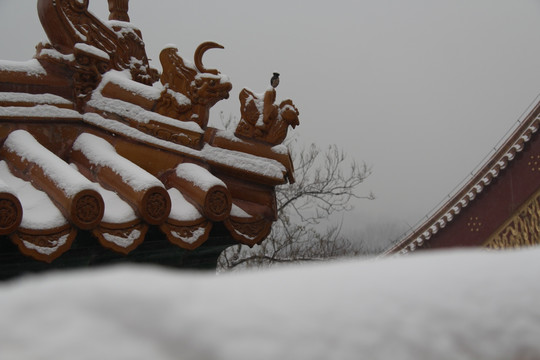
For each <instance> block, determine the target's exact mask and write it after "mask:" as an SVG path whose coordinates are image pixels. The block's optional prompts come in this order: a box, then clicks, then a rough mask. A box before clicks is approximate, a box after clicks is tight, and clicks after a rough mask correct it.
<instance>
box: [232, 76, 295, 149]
mask: <svg viewBox="0 0 540 360" xmlns="http://www.w3.org/2000/svg"><path fill="white" fill-rule="evenodd" d="M270 85H271V86H272V87H271V88H269V89H268V90H266V92H265V93H264V94H263V95H258V94H255V93H254V92H253V91H251V90H249V89H243V90H242V91H241V92H240V112H241V114H242V117H241V119H240V122H239V123H238V126H237V128H236V132H235V135H236V136H239V137H242V138H247V139H254V140H258V141H262V142H265V143H268V144H271V145H277V144H281V143H282V142H283V140H285V138H286V137H287V132H288V129H289V126H291V127H292V128H293V129H294V128H295V127H296V126H298V125H299V120H298V115H300V112H299V111H298V109H297V108H296V106H294V104H293V102H292V100H284V101H282V102H281V103H280V104H279V105H278V104H276V87H277V86H278V85H279V73H276V72H275V73H274V75H273V76H272V78H271V79H270Z"/></svg>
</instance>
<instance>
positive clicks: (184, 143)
mask: <svg viewBox="0 0 540 360" xmlns="http://www.w3.org/2000/svg"><path fill="white" fill-rule="evenodd" d="M88 3H89V0H38V15H39V18H40V21H41V23H42V26H43V28H44V30H45V32H46V34H47V37H48V39H49V41H48V42H46V43H41V44H38V46H36V55H35V58H34V59H32V60H30V61H25V62H12V61H3V60H0V235H4V236H7V237H9V238H10V239H11V240H12V242H13V243H15V244H16V245H17V247H18V249H19V250H20V252H21V253H22V254H25V255H27V256H30V257H32V258H34V259H37V260H40V261H45V262H53V261H55V259H57V258H59V257H61V256H62V254H64V253H66V252H67V251H68V250H70V249H72V244H73V243H74V242H76V241H77V240H78V239H79V235H78V234H80V231H84V233H86V234H92V235H93V236H94V237H95V238H96V239H97V240H98V241H99V243H100V244H101V246H103V247H105V248H107V249H111V250H113V251H114V252H117V253H120V254H128V253H131V252H132V251H136V250H137V249H138V247H139V245H141V244H142V243H143V242H144V241H153V239H154V238H156V236H155V235H153V236H152V239H151V240H149V239H146V234H147V233H148V232H151V231H154V234H155V231H158V232H159V231H161V233H162V234H163V238H164V242H166V243H167V244H169V243H171V244H174V245H175V246H179V247H181V248H183V249H188V250H193V249H196V248H198V247H199V246H203V245H204V243H205V242H206V241H207V240H208V239H209V238H212V237H213V236H215V237H216V238H220V239H224V238H226V237H223V235H224V234H223V232H228V235H229V238H230V239H234V240H235V241H237V242H240V243H243V244H247V245H250V246H253V245H255V244H258V243H260V242H261V241H263V240H264V239H265V238H266V236H267V235H268V234H269V233H270V230H271V226H272V223H273V222H274V221H275V220H276V218H277V202H276V198H275V186H277V185H282V184H285V183H286V182H291V183H292V182H294V168H293V164H292V161H291V158H290V156H289V153H288V150H287V147H286V146H284V145H282V144H281V143H282V141H283V140H284V139H285V137H286V135H287V131H288V127H289V126H292V127H293V128H294V127H295V126H297V125H298V110H297V109H296V107H295V106H294V104H293V103H292V101H291V100H285V101H282V102H281V103H279V104H277V103H276V89H275V88H276V87H277V85H278V84H279V74H278V73H274V74H273V75H274V76H273V77H272V80H271V86H272V87H271V88H269V89H268V90H267V91H266V92H265V93H264V94H263V95H257V94H255V93H253V92H251V91H249V90H247V89H244V90H242V91H241V92H240V99H241V101H242V104H241V106H242V107H241V113H242V119H241V121H240V124H239V125H238V129H237V130H236V133H235V134H236V136H235V134H232V133H231V132H230V131H228V130H218V129H215V128H213V127H211V126H208V122H209V114H210V109H211V107H212V106H214V105H215V104H216V103H217V102H218V101H220V100H224V99H227V98H228V97H229V93H230V91H231V90H232V84H231V82H230V80H229V78H228V77H227V76H226V75H223V74H221V73H220V71H218V70H217V69H212V68H207V67H205V66H204V63H203V56H204V54H205V53H206V52H207V51H208V50H211V49H223V46H221V45H219V44H217V43H215V42H210V41H208V42H203V43H202V44H201V45H200V46H199V47H198V48H197V49H196V50H195V53H194V55H193V61H188V60H186V59H185V58H184V57H182V56H181V55H180V53H179V51H178V49H177V48H176V47H174V46H168V47H167V48H165V49H163V50H162V51H161V53H160V61H161V65H162V68H163V71H162V73H161V74H160V73H159V72H158V71H157V70H156V69H154V68H152V67H151V66H150V63H149V60H148V57H147V55H146V50H145V44H144V42H143V40H142V34H141V32H140V31H139V29H137V28H136V27H135V26H134V25H133V24H131V23H130V22H129V21H130V19H129V15H128V9H129V1H128V0H109V1H108V4H109V11H110V15H109V19H108V20H100V19H98V18H97V17H95V16H94V15H93V14H92V13H91V12H89V11H88ZM216 223H222V224H223V226H221V227H218V230H214V229H215V226H214V225H215V224H216ZM215 232H217V233H216V234H215ZM158 238H159V236H158ZM165 238H166V239H167V240H168V241H167V240H165ZM230 244H231V243H230V242H229V243H228V245H230ZM160 246H161V245H160ZM216 249H219V247H216ZM216 251H217V250H216ZM80 254H81V253H79V255H80ZM88 256H89V258H92V259H93V256H94V255H92V254H88ZM104 256H109V255H104Z"/></svg>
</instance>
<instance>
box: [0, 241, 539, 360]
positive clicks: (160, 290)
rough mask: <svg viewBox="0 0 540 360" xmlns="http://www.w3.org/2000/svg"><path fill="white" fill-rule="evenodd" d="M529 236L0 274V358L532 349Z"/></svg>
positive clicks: (534, 270) (425, 355) (381, 355)
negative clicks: (395, 253) (284, 262)
mask: <svg viewBox="0 0 540 360" xmlns="http://www.w3.org/2000/svg"><path fill="white" fill-rule="evenodd" d="M539 258H540V249H528V250H521V251H507V252H497V253H494V252H491V253H490V252H485V251H479V250H475V251H453V252H446V253H442V252H441V253H436V252H432V253H430V254H423V255H412V256H409V257H406V258H398V259H384V260H375V261H351V262H345V263H334V264H324V265H319V266H306V267H285V268H280V269H275V270H271V271H266V272H252V273H242V274H233V275H221V276H215V275H209V274H201V273H186V272H174V271H170V270H164V269H160V268H154V267H135V266H120V267H110V268H102V269H99V270H92V271H90V270H88V271H77V272H69V273H54V274H49V275H44V276H31V277H27V278H22V279H19V280H16V281H12V282H9V283H5V284H3V285H1V286H0V318H1V319H2V325H1V326H0V358H2V359H27V360H28V359H99V358H107V359H294V360H302V359H306V360H307V359H309V360H313V359H370V360H373V359H389V360H390V359H392V360H393V359H411V360H412V359H415V360H417V359H449V360H450V359H451V360H455V359H474V360H482V359H490V360H493V359H501V360H502V359H505V360H506V359H539V358H540V341H539V339H540V306H539V305H538V299H539V298H540V282H539V281H538V274H539V273H540V261H538V259H539Z"/></svg>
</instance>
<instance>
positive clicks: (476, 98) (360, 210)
mask: <svg viewBox="0 0 540 360" xmlns="http://www.w3.org/2000/svg"><path fill="white" fill-rule="evenodd" d="M90 3H91V5H90V7H91V9H92V10H94V11H95V13H96V14H97V15H98V16H100V17H101V18H106V17H107V11H106V8H107V5H106V3H107V1H106V0H90ZM35 8H36V1H34V0H0V27H1V31H0V43H1V47H0V59H4V60H27V59H29V58H31V57H32V55H33V53H34V46H35V44H36V43H38V42H39V41H41V40H44V39H45V34H44V32H43V30H41V26H40V24H39V20H38V18H37V13H36V10H35ZM130 16H131V22H132V23H134V24H135V25H137V26H138V27H139V28H140V29H141V30H142V32H143V37H144V40H145V42H146V49H147V53H148V56H149V57H150V58H151V59H154V60H153V61H152V65H153V66H155V67H158V68H159V66H160V65H159V61H158V57H159V52H160V50H161V49H162V48H163V47H165V45H167V44H171V43H172V44H176V45H177V46H178V48H179V51H180V53H181V55H183V56H184V57H186V58H189V59H192V55H193V52H194V50H195V48H196V47H197V45H198V44H199V43H201V42H203V41H207V40H212V41H216V42H218V43H221V44H222V45H224V46H225V50H211V51H209V52H208V53H207V54H206V55H205V59H204V61H205V64H206V66H207V67H208V68H217V69H219V70H220V71H221V72H222V73H224V74H227V75H229V77H230V78H231V81H232V83H233V86H234V87H233V90H232V92H231V98H230V99H229V100H227V101H222V102H220V103H218V105H216V106H215V107H214V109H213V110H212V114H211V116H212V117H214V119H217V118H219V116H218V115H219V112H220V111H223V112H224V113H225V115H228V114H231V113H232V114H233V115H235V116H238V115H239V113H240V111H239V101H238V92H239V91H240V90H241V89H242V88H243V87H248V88H251V89H253V90H254V91H256V92H262V91H264V90H265V89H266V88H267V86H268V81H269V78H270V76H271V74H272V72H273V71H278V72H280V73H281V84H280V86H279V88H278V89H277V96H278V100H282V99H286V98H291V99H293V101H294V102H295V104H296V105H297V107H298V108H299V110H300V122H301V123H300V127H299V128H297V130H295V132H296V133H298V136H299V137H298V139H299V140H298V141H299V142H300V143H305V144H309V143H312V142H315V143H318V144H320V145H321V146H326V145H329V144H334V143H336V144H338V145H339V146H340V147H341V148H342V149H343V150H345V151H346V152H347V153H348V154H349V155H350V156H351V157H354V158H355V159H356V160H358V161H366V162H367V163H368V164H372V165H373V170H374V172H373V175H372V176H371V177H370V178H369V179H368V180H367V181H366V182H365V184H364V185H363V186H362V188H361V189H360V192H361V193H365V194H367V193H369V191H373V192H374V193H375V195H376V196H377V199H376V200H375V201H359V202H357V203H356V209H355V210H354V212H352V213H351V214H349V215H348V216H346V218H345V224H344V226H345V228H346V229H349V230H351V229H359V228H362V227H363V226H365V225H366V224H372V223H377V222H378V221H382V220H384V221H386V220H389V221H391V222H393V223H395V224H398V225H400V226H401V227H406V226H407V224H410V225H413V224H414V223H416V222H417V221H418V220H420V219H421V218H422V217H423V216H424V215H426V213H427V212H428V211H429V210H431V209H432V208H433V207H434V206H435V205H436V204H437V203H438V202H439V201H441V200H443V199H444V198H445V196H447V194H448V193H449V192H450V191H451V190H452V189H453V188H454V187H455V186H456V185H457V184H458V183H459V182H460V181H461V180H462V179H464V178H465V177H466V176H467V174H469V173H470V171H471V170H473V168H474V167H475V166H476V165H477V164H478V163H479V162H480V161H481V160H482V159H483V158H484V156H485V155H486V154H488V153H489V152H490V150H492V149H493V147H494V146H495V145H496V144H497V142H498V141H499V139H500V138H501V137H502V136H503V135H504V134H505V133H506V132H507V130H508V129H510V128H511V127H512V126H513V124H514V123H515V122H516V120H518V118H519V117H520V115H521V114H522V113H523V111H525V110H526V109H527V107H528V106H529V105H530V104H531V102H532V101H533V100H534V99H535V97H536V96H537V94H538V93H539V92H540V1H535V0H517V1H504V0H452V1H439V0H408V1H404V0H355V1H344V0H335V1H332V2H330V1H309V2H308V1H296V0H287V1H284V0H275V1H272V2H268V1H253V0H229V1H223V0H219V1H218V0H209V1H180V0H156V1H148V0H131V2H130ZM213 124H214V125H217V124H218V123H217V122H213ZM351 231H352V230H351Z"/></svg>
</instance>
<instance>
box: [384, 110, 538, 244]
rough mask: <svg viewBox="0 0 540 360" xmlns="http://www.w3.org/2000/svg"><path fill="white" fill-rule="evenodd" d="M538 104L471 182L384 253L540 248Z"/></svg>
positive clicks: (475, 174)
mask: <svg viewBox="0 0 540 360" xmlns="http://www.w3.org/2000/svg"><path fill="white" fill-rule="evenodd" d="M539 128H540V103H539V104H537V105H536V106H535V107H534V109H533V110H532V111H531V112H530V113H529V114H528V115H527V116H526V117H525V118H524V120H523V121H521V123H520V124H519V126H518V127H517V128H516V130H514V132H513V133H511V134H510V135H509V136H508V138H507V139H505V141H504V142H503V143H502V145H501V146H500V147H499V149H498V150H497V151H496V152H495V153H494V154H493V155H492V157H491V158H489V159H488V161H487V162H486V163H485V164H484V165H483V166H481V167H480V169H479V170H478V171H476V172H475V173H474V175H473V176H472V178H471V179H470V180H469V181H468V182H467V183H465V184H464V185H463V186H462V187H461V189H459V190H458V191H457V192H456V193H455V195H454V196H452V197H451V198H450V199H449V200H448V201H447V202H446V203H444V204H443V205H442V206H441V207H440V208H439V209H438V210H437V211H436V212H435V213H434V215H432V216H431V217H429V218H428V219H427V220H426V221H425V222H424V223H423V224H422V225H420V226H419V227H418V228H417V229H416V230H414V231H413V232H412V233H411V234H410V235H408V236H407V237H405V238H404V239H403V240H401V241H400V242H398V243H397V244H396V245H395V246H393V247H392V248H391V249H389V250H388V251H387V252H386V255H389V254H406V253H409V252H412V251H415V250H418V249H423V248H448V247H468V246H484V247H488V248H502V247H515V246H523V245H533V244H538V243H540V231H539V229H538V216H540V210H539V209H540V207H539V206H540V138H539V136H538V129H539Z"/></svg>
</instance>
